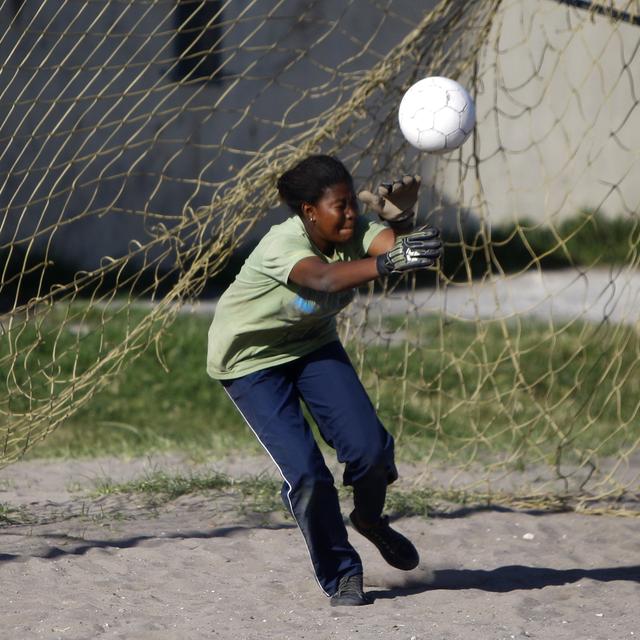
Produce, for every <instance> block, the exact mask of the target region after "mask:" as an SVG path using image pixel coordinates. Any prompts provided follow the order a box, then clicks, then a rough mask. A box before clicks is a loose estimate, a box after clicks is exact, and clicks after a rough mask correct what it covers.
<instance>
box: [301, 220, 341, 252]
mask: <svg viewBox="0 0 640 640" xmlns="http://www.w3.org/2000/svg"><path fill="white" fill-rule="evenodd" d="M302 224H304V228H305V230H306V232H307V235H308V236H309V239H310V240H311V242H313V244H314V245H315V246H316V247H317V248H318V249H319V250H320V251H321V252H322V253H324V255H326V256H330V255H332V254H333V250H334V245H333V243H331V242H329V241H328V240H324V239H322V238H321V237H319V236H318V232H317V230H316V228H315V226H314V225H313V223H312V222H309V221H308V220H305V219H304V218H302Z"/></svg>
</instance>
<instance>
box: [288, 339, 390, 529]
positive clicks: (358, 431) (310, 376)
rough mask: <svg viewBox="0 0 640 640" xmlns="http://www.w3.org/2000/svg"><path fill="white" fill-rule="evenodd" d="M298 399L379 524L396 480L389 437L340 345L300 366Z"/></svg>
mask: <svg viewBox="0 0 640 640" xmlns="http://www.w3.org/2000/svg"><path fill="white" fill-rule="evenodd" d="M296 367H297V368H298V370H299V373H298V378H297V385H298V390H299V391H300V395H301V396H302V398H303V400H304V401H305V404H306V405H307V407H308V408H309V411H310V412H311V415H312V416H313V418H314V420H315V421H316V423H317V424H318V428H319V429H320V432H321V433H322V437H323V438H324V439H325V441H326V442H327V443H328V444H329V445H330V446H332V447H333V448H334V449H335V450H336V452H337V456H338V460H339V461H340V462H344V463H345V472H344V478H343V480H344V484H345V485H352V486H353V493H354V507H355V510H356V512H357V513H358V515H359V517H360V518H361V519H362V520H363V521H364V522H367V523H375V522H377V521H378V520H379V519H380V516H381V514H382V510H383V508H384V501H385V497H386V491H387V485H388V484H389V483H391V482H393V481H394V480H395V479H396V478H397V477H398V472H397V470H396V466H395V463H394V445H393V438H392V437H391V435H390V434H389V433H388V432H387V431H386V429H385V428H384V426H383V425H382V423H381V422H380V420H379V418H378V416H377V415H376V412H375V408H374V407H373V404H372V403H371V400H370V399H369V396H368V395H367V392H366V391H365V389H364V387H363V386H362V383H361V382H360V379H359V378H358V375H357V373H356V372H355V370H354V368H353V366H352V364H351V362H350V360H349V357H348V356H347V354H346V352H345V351H344V349H343V348H342V345H340V343H338V342H334V343H331V344H329V345H326V346H325V347H322V348H321V349H318V350H317V351H314V352H313V353H312V354H310V355H308V356H306V357H304V358H301V359H300V360H298V361H296Z"/></svg>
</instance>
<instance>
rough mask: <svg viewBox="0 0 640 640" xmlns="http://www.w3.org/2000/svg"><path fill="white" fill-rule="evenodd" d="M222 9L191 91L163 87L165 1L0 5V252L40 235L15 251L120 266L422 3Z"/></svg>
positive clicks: (406, 22) (325, 100)
mask: <svg viewBox="0 0 640 640" xmlns="http://www.w3.org/2000/svg"><path fill="white" fill-rule="evenodd" d="M222 4H223V5H224V6H223V13H222V23H221V25H220V29H221V31H223V32H224V36H223V38H222V42H221V47H220V51H219V57H220V58H221V59H222V60H223V65H222V68H221V71H220V74H219V76H218V79H217V81H215V82H210V83H201V82H195V83H191V84H189V83H186V84H185V83H182V84H179V83H176V82H175V81H174V78H175V76H174V73H173V71H172V67H175V48H174V37H175V29H176V25H175V19H174V10H175V2H174V1H173V0H172V1H166V0H164V1H162V0H161V1H157V0H155V1H145V0H140V1H136V2H121V1H117V0H112V1H105V2H84V1H80V0H66V1H65V2H59V1H58V0H44V1H42V2H37V3H36V2H26V3H24V4H22V8H21V10H20V11H18V12H17V13H16V7H17V6H19V4H18V5H16V4H15V3H4V4H3V5H2V9H1V10H0V31H1V32H2V33H3V34H4V35H3V36H2V39H1V40H0V52H1V54H2V55H1V56H0V59H1V60H2V61H3V64H2V67H1V69H0V95H1V97H0V137H1V138H2V140H3V147H2V149H1V150H0V206H1V207H2V211H3V223H2V228H1V229H0V244H6V243H9V242H12V241H14V242H15V241H16V240H20V239H26V238H29V237H30V236H32V235H33V234H40V235H39V236H37V237H36V239H35V241H34V243H33V244H28V243H26V242H25V243H23V244H22V245H21V246H22V247H23V248H24V247H28V250H29V251H30V252H31V253H32V254H33V253H37V252H43V251H45V250H46V251H47V252H48V255H49V257H52V258H53V259H54V260H56V261H59V262H66V263H69V264H71V265H74V266H79V267H81V268H84V269H93V268H95V267H96V266H98V265H99V263H100V259H101V257H102V256H103V255H116V256H117V255H123V254H126V253H127V251H128V245H129V243H130V241H131V240H132V239H137V240H139V241H140V242H143V243H144V242H145V240H146V238H147V237H148V234H147V230H148V227H149V226H151V225H153V224H155V223H157V222H163V223H165V224H168V225H170V224H171V223H172V219H174V220H175V219H176V218H177V217H179V216H180V214H181V212H182V211H183V209H184V207H185V206H191V207H197V206H200V205H204V204H208V203H210V202H211V199H212V197H213V195H214V193H215V192H216V190H217V189H219V188H220V186H221V185H223V184H224V182H225V180H226V179H227V178H228V177H229V176H231V175H233V173H234V170H235V169H236V168H237V167H238V166H241V165H242V164H243V163H244V162H246V161H247V159H248V158H250V157H251V156H252V155H253V154H255V153H258V152H259V150H260V148H261V147H262V146H263V145H265V144H273V143H275V142H278V141H281V140H282V139H283V138H284V137H285V136H290V135H291V133H292V131H294V132H295V131H304V130H305V128H308V127H310V126H313V124H312V123H310V122H309V121H310V119H311V118H313V117H314V116H317V115H318V114H320V113H322V112H324V111H325V110H326V109H328V108H330V107H331V105H332V104H335V103H336V102H338V101H339V100H341V99H342V98H343V96H344V95H345V94H346V93H348V92H349V90H350V89H349V86H348V81H349V79H350V76H349V75H348V74H358V73H360V72H363V71H364V70H366V69H368V68H370V67H371V65H372V64H374V63H375V62H376V61H377V60H379V59H380V57H381V56H383V55H384V54H385V53H386V52H387V51H388V50H389V48H390V47H392V46H393V45H395V44H397V42H398V41H399V40H400V39H401V38H402V37H403V36H404V35H405V34H406V33H407V32H408V31H409V30H410V29H411V28H412V26H413V25H414V24H415V21H416V20H417V19H418V18H419V17H420V16H421V15H422V13H423V11H424V10H425V9H426V8H428V6H429V5H431V4H433V3H431V2H428V3H426V4H424V3H413V2H410V1H409V0H403V1H397V0H394V2H387V3H386V4H387V5H389V6H390V7H391V8H390V9H389V10H388V11H386V12H385V11H381V10H379V9H376V10H373V9H372V7H373V5H372V4H371V3H370V2H369V1H368V0H355V1H354V2H349V3H345V2H338V1H334V0H331V1H326V0H323V1H319V0H315V1H311V0H305V1H303V0H284V1H283V0H280V1H275V2H274V1H273V0H258V1H255V2H224V3H222ZM384 4H385V3H384V2H383V3H380V6H383V5H384ZM418 5H420V6H418ZM381 26H384V28H382V29H381ZM354 77H355V76H352V77H351V80H353V78H354ZM283 125H284V127H286V128H284V127H283ZM87 213H89V214H90V215H87ZM283 215H284V214H283V213H281V214H280V218H282V217H283ZM277 217H278V216H277V215H275V216H274V220H275V219H276V218H277ZM59 223H64V225H65V226H63V227H60V228H59V230H58V231H56V233H55V234H53V235H52V234H51V233H50V228H51V225H56V224H59Z"/></svg>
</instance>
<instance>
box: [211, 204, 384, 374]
mask: <svg viewBox="0 0 640 640" xmlns="http://www.w3.org/2000/svg"><path fill="white" fill-rule="evenodd" d="M385 228H386V227H385V226H384V225H382V224H380V223H378V222H371V221H370V220H367V219H366V218H363V217H358V218H357V222H356V229H355V232H354V234H353V237H352V239H351V240H350V241H349V242H347V243H345V244H342V245H339V246H336V248H335V250H334V253H333V255H332V256H326V255H324V254H323V253H322V252H321V251H320V250H319V249H318V248H316V247H315V245H313V243H312V242H311V240H310V239H309V236H308V235H307V232H306V230H305V228H304V224H303V222H302V220H301V219H300V218H299V217H298V216H294V217H291V218H289V219H288V220H286V221H285V222H283V223H282V224H278V225H275V226H273V227H271V229H270V230H269V231H268V232H267V234H266V235H265V236H264V238H262V240H261V241H260V242H259V243H258V245H257V246H256V248H255V249H254V250H253V251H252V252H251V255H250V256H249V257H248V258H247V260H246V262H245V263H244V265H243V267H242V269H241V270H240V273H238V275H237V276H236V279H235V280H234V282H233V283H232V284H231V286H230V287H229V288H228V289H227V290H226V291H225V292H224V294H223V295H222V296H221V297H220V300H219V301H218V304H217V305H216V311H215V316H214V318H213V322H212V323H211V327H210V328H209V342H208V353H207V373H208V374H209V375H210V376H211V377H212V378H216V379H221V380H223V379H228V378H238V377H240V376H244V375H247V374H248V373H253V372H254V371H259V370H260V369H265V368H267V367H273V366H275V365H279V364H283V363H285V362H289V361H291V360H295V359H296V358H300V357H302V356H304V355H306V354H308V353H311V352H312V351H314V350H315V349H318V348H319V347H321V346H323V345H325V344H327V343H329V342H332V341H334V340H337V339H338V334H337V331H336V322H335V316H336V314H337V313H338V312H339V311H340V310H341V309H343V308H344V307H346V306H347V305H348V304H349V303H350V302H351V300H352V299H353V295H354V292H353V291H352V290H350V291H342V292H339V293H322V292H320V291H314V290H312V289H307V288H305V287H300V286H298V285H296V284H294V283H293V282H289V274H290V273H291V270H292V269H293V267H294V266H295V265H296V263H298V262H299V261H300V260H302V259H303V258H308V257H310V256H318V257H319V258H321V259H322V260H324V261H325V262H327V263H331V262H338V261H350V260H358V259H360V258H364V257H365V256H366V255H367V250H368V249H369V246H370V245H371V242H372V241H373V239H374V238H375V237H376V236H377V235H378V234H379V233H380V232H381V231H382V230H383V229H385Z"/></svg>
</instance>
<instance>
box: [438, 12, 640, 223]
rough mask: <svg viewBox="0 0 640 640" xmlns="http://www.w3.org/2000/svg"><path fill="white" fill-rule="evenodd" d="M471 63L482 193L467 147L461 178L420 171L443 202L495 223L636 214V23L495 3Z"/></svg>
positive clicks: (639, 40) (639, 35)
mask: <svg viewBox="0 0 640 640" xmlns="http://www.w3.org/2000/svg"><path fill="white" fill-rule="evenodd" d="M608 4H609V3H607V5H608ZM614 7H616V8H619V9H623V8H627V10H628V9H629V3H628V2H622V1H618V2H616V3H614ZM479 61H480V64H479V74H478V75H479V79H480V82H479V87H480V93H479V96H478V100H477V108H478V125H477V134H478V156H479V159H480V168H479V176H480V180H481V184H482V192H479V190H478V188H477V184H476V175H475V161H474V159H473V158H472V155H471V152H472V143H471V142H468V143H467V144H466V145H465V147H464V149H463V158H464V159H465V160H466V161H468V162H469V163H470V167H469V169H468V172H467V175H466V176H465V177H463V178H462V179H461V178H460V167H459V165H458V164H457V162H456V163H452V164H450V165H449V166H446V160H445V162H444V163H442V162H441V163H439V164H438V165H434V163H433V162H427V163H426V164H425V173H426V174H427V175H428V176H430V177H431V178H432V179H435V180H436V184H437V185H438V187H439V189H440V190H441V193H442V194H444V195H445V196H446V197H448V199H449V200H451V201H454V202H461V204H462V205H463V206H464V207H466V208H468V209H470V210H471V211H473V212H474V214H475V215H476V216H477V215H479V214H480V213H481V212H482V213H483V214H484V215H485V216H486V219H487V220H488V222H490V223H493V224H500V223H505V222H514V221H518V220H524V219H527V220H532V221H557V220H559V219H562V218H564V217H567V216H572V215H575V214H576V213H577V212H578V211H579V210H580V209H581V208H585V207H586V208H591V209H599V210H600V211H601V212H602V213H603V214H605V215H609V216H615V215H632V214H633V213H634V212H635V213H636V214H637V212H638V209H639V205H640V180H638V177H637V176H638V172H639V169H640V166H639V161H640V156H639V155H638V150H639V149H640V107H639V105H638V102H639V101H640V27H638V26H634V25H632V24H629V23H624V22H615V23H614V22H612V21H611V20H610V19H609V18H608V17H604V16H599V15H593V16H591V15H590V14H589V13H588V12H586V11H584V10H579V9H575V8H568V7H567V6H566V5H562V4H559V3H557V2H553V1H551V0H541V1H539V2H530V1H528V0H504V2H503V4H502V6H501V9H500V13H499V16H498V20H497V21H496V22H495V23H494V28H493V31H492V34H491V38H490V39H489V41H488V42H487V44H486V46H485V47H484V48H483V50H482V51H481V52H480V57H479ZM451 157H452V159H455V160H457V159H458V156H456V155H455V154H454V155H452V156H451ZM434 176H435V177H434ZM449 222H451V220H449Z"/></svg>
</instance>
